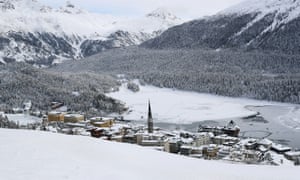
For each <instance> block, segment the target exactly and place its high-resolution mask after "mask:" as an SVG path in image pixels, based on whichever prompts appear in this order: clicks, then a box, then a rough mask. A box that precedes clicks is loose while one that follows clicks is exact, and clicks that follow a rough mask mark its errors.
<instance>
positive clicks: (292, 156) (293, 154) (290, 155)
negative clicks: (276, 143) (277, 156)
mask: <svg viewBox="0 0 300 180" xmlns="http://www.w3.org/2000/svg"><path fill="white" fill-rule="evenodd" d="M284 157H285V158H287V159H288V160H291V161H296V160H297V159H298V158H300V151H289V152H286V153H284Z"/></svg>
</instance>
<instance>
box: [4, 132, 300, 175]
mask: <svg viewBox="0 0 300 180" xmlns="http://www.w3.org/2000/svg"><path fill="white" fill-rule="evenodd" d="M0 142H1V145H0V162H1V163H0V179H1V180H2V179H3V180H24V179H28V180H41V179H43V180H48V179H49V180H53V179H55V180H60V179H72V180H82V179H88V180H99V179H109V180H121V179H122V180H167V179H172V180H177V179H178V180H185V179H186V180H194V179H195V180H198V179H199V180H200V179H202V180H217V179H220V180H226V179H228V180H229V179H230V180H248V179H249V180H257V179H261V180H268V179H272V180H285V179H288V180H296V179H297V180H298V179H299V176H300V171H299V167H290V166H281V167H276V166H255V165H238V164H227V163H224V162H218V161H206V160H200V159H193V158H187V157H184V156H179V155H172V154H167V153H165V152H159V151H155V150H150V149H147V148H143V147H139V146H136V145H130V144H122V143H114V142H109V141H103V140H100V139H96V138H91V137H83V136H68V135H63V134H54V133H48V132H39V131H24V130H6V129H0Z"/></svg>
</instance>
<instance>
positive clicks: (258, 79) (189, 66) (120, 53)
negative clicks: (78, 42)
mask: <svg viewBox="0 0 300 180" xmlns="http://www.w3.org/2000/svg"><path fill="white" fill-rule="evenodd" d="M299 60H300V56H299V55H284V54H276V53H262V52H244V51H232V50H218V51H216V50H203V49H168V50H157V49H148V48H139V47H127V48H122V49H113V50H108V51H105V52H102V53H99V54H97V55H93V56H91V57H88V58H86V59H84V60H82V61H72V62H65V63H62V64H60V65H58V66H55V67H53V68H51V69H48V70H51V71H55V72H57V73H61V72H94V73H114V74H126V75H129V76H131V77H132V78H136V79H141V80H143V81H145V82H146V83H148V84H152V85H155V86H158V87H168V88H177V89H182V90H189V91H198V92H202V93H210V94H217V95H223V96H233V97H247V98H254V99H263V100H271V101H281V102H291V103H300V93H299V92H300V74H299V72H300V63H299Z"/></svg>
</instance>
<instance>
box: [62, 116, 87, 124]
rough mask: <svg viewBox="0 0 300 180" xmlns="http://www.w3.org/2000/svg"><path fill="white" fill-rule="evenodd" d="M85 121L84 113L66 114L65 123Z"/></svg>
mask: <svg viewBox="0 0 300 180" xmlns="http://www.w3.org/2000/svg"><path fill="white" fill-rule="evenodd" d="M81 121H84V115H81V114H66V115H65V116H64V122H65V123H77V122H81Z"/></svg>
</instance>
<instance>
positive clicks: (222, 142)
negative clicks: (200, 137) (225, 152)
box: [212, 134, 240, 146]
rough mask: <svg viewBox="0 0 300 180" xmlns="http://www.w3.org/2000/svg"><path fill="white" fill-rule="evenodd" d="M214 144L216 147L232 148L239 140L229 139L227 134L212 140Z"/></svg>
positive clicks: (235, 138)
mask: <svg viewBox="0 0 300 180" xmlns="http://www.w3.org/2000/svg"><path fill="white" fill-rule="evenodd" d="M212 139H213V143H214V144H218V145H227V146H233V145H234V144H236V143H238V142H239V140H240V139H239V138H237V137H231V136H229V135H227V134H223V135H218V136H215V137H213V138H212Z"/></svg>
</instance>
